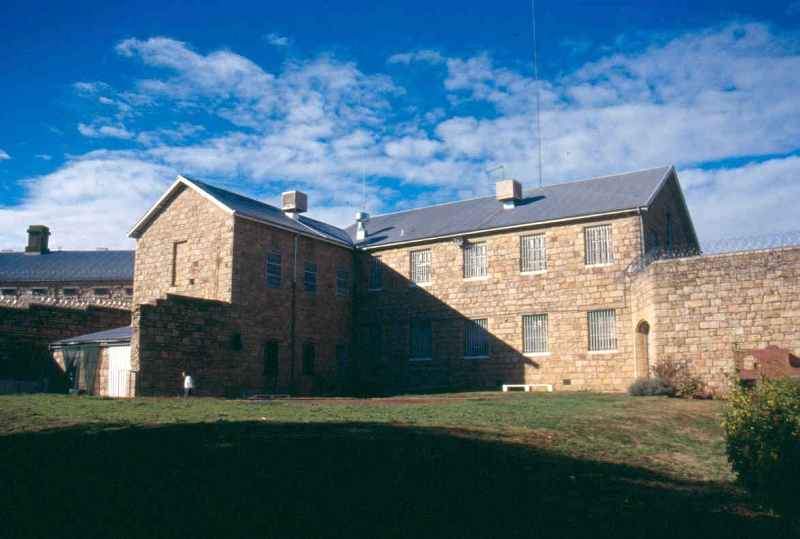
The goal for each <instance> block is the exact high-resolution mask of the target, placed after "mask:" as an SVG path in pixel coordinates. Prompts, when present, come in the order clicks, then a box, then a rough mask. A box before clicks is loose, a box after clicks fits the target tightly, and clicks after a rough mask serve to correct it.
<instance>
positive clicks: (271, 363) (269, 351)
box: [262, 339, 278, 376]
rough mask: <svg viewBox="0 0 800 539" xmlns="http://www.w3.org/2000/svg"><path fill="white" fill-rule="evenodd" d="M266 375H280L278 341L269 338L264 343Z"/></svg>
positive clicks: (264, 372)
mask: <svg viewBox="0 0 800 539" xmlns="http://www.w3.org/2000/svg"><path fill="white" fill-rule="evenodd" d="M262 374H263V375H264V376H278V341H276V340H275V339H269V340H268V341H267V342H266V344H265V345H264V367H263V372H262Z"/></svg>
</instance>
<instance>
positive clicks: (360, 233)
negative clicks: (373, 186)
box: [356, 211, 369, 241]
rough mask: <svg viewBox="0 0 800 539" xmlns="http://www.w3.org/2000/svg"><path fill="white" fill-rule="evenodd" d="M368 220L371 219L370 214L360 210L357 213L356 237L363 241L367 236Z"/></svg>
mask: <svg viewBox="0 0 800 539" xmlns="http://www.w3.org/2000/svg"><path fill="white" fill-rule="evenodd" d="M367 221H369V214H368V213H367V212H363V211H360V212H358V213H357V214H356V223H358V224H357V225H356V239H357V240H359V241H361V240H363V239H366V237H367Z"/></svg>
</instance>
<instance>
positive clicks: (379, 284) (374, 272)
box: [369, 256, 383, 290]
mask: <svg viewBox="0 0 800 539" xmlns="http://www.w3.org/2000/svg"><path fill="white" fill-rule="evenodd" d="M381 288H383V263H382V262H381V257H379V256H373V257H372V266H371V268H370V274H369V289H370V290H380V289H381Z"/></svg>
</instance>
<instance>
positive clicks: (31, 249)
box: [25, 225, 50, 255]
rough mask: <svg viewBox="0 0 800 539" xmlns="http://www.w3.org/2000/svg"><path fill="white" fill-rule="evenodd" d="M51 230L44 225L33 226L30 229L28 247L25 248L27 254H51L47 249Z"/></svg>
mask: <svg viewBox="0 0 800 539" xmlns="http://www.w3.org/2000/svg"><path fill="white" fill-rule="evenodd" d="M49 237H50V229H49V228H47V227H46V226H44V225H31V226H29V227H28V245H27V247H25V254H27V255H40V254H43V253H49V252H50V249H49V248H48V247H47V242H48V238H49Z"/></svg>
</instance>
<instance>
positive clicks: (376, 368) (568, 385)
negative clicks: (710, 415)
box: [357, 210, 641, 390]
mask: <svg viewBox="0 0 800 539" xmlns="http://www.w3.org/2000/svg"><path fill="white" fill-rule="evenodd" d="M509 211H513V210H509ZM599 224H611V226H612V234H613V247H614V251H613V252H614V261H613V263H612V264H610V265H605V266H594V267H587V266H586V264H585V252H584V227H586V226H593V225H599ZM639 230H640V229H639V219H638V216H635V215H630V216H622V217H619V218H616V219H613V220H603V221H586V222H581V223H575V224H566V225H561V226H551V227H546V228H531V229H526V230H521V231H514V232H505V233H497V234H489V235H470V236H469V237H468V241H469V242H481V241H485V242H486V244H487V254H488V276H487V277H486V278H483V279H474V280H473V279H464V277H463V251H462V249H461V248H459V247H458V246H456V245H455V244H454V243H453V242H452V241H449V240H447V241H439V242H432V243H428V244H420V245H415V246H413V247H411V246H409V247H400V248H389V249H377V250H374V251H371V252H370V253H366V254H362V255H359V274H360V275H361V278H360V281H359V294H358V306H357V309H358V336H359V339H360V341H359V342H360V344H359V348H364V347H365V346H367V341H369V335H370V333H371V332H373V331H376V330H375V328H376V327H379V328H380V332H381V337H382V338H381V341H382V342H381V348H382V350H381V352H382V353H381V359H380V360H379V361H377V362H373V361H371V359H368V360H365V362H364V365H365V367H364V368H367V369H371V370H372V372H373V373H375V374H376V375H377V376H381V377H383V378H384V382H385V383H387V384H389V385H396V386H399V387H403V386H404V385H406V386H409V387H413V386H415V385H442V386H449V387H484V388H486V387H497V385H498V384H500V383H521V382H526V383H548V384H553V385H554V386H555V387H556V388H557V389H563V390H623V389H624V388H625V387H627V384H629V383H630V382H631V381H632V380H633V379H634V378H635V372H634V371H635V366H634V362H633V349H634V340H633V335H632V331H631V330H630V329H629V328H628V323H627V320H628V319H629V318H630V305H629V301H628V299H627V297H626V294H625V289H624V286H623V283H622V280H621V275H622V273H623V271H624V270H625V268H626V267H627V265H628V264H629V263H630V262H631V260H633V259H634V258H635V257H637V256H638V255H639V254H640V249H641V247H640V246H641V243H640V237H641V236H640V232H639ZM539 232H542V233H544V234H545V236H546V245H547V269H546V271H544V272H541V273H533V274H523V273H522V272H521V271H520V268H521V266H520V237H521V236H524V235H527V234H532V233H539ZM419 249H430V250H431V260H432V272H433V275H432V282H431V283H430V284H428V285H422V286H410V259H409V257H410V253H411V251H415V250H419ZM371 256H380V257H381V262H382V264H383V268H384V269H383V271H384V278H383V288H382V290H380V291H369V290H368V288H369V275H370V264H371V260H370V257H371ZM600 309H614V310H615V311H616V320H617V328H616V329H617V343H618V345H617V351H616V352H612V353H589V351H588V339H587V334H588V321H587V313H588V312H589V311H593V310H600ZM528 314H547V315H548V325H549V328H548V336H549V352H548V353H547V354H545V355H524V354H523V353H522V342H523V330H522V316H523V315H528ZM478 318H485V319H487V321H488V331H489V334H490V343H489V357H488V358H478V359H466V358H464V324H465V321H466V320H468V319H478ZM415 320H430V321H431V322H432V328H433V335H434V336H433V358H432V359H431V360H430V361H424V362H423V361H419V362H417V361H409V357H408V356H409V340H410V324H411V322H412V321H415Z"/></svg>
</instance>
